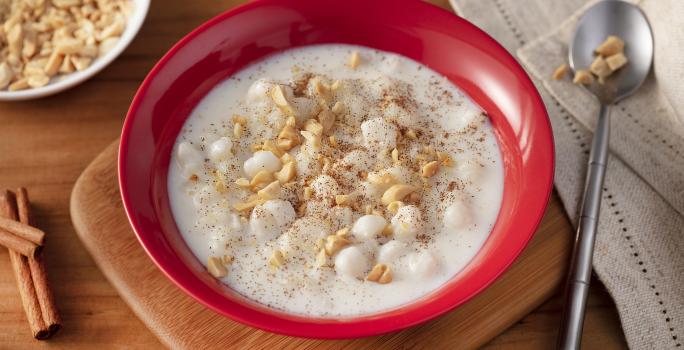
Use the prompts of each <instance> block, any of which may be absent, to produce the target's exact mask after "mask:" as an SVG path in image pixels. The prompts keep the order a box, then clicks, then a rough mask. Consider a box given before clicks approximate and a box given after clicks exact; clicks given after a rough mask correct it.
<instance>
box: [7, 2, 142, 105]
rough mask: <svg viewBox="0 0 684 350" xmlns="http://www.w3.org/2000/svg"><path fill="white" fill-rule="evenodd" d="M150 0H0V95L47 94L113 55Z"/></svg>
mask: <svg viewBox="0 0 684 350" xmlns="http://www.w3.org/2000/svg"><path fill="white" fill-rule="evenodd" d="M149 5H150V1H149V0H34V1H20V0H0V101H18V100H28V99H34V98H39V97H45V96H49V95H52V94H55V93H58V92H61V91H64V90H66V89H69V88H71V87H73V86H76V85H77V84H80V83H82V82H84V81H86V80H87V79H89V78H90V77H92V76H93V75H95V74H97V73H98V72H100V71H101V70H102V69H103V68H104V67H106V66H107V65H108V64H110V63H111V62H112V61H114V59H116V58H117V57H118V56H119V55H120V54H121V53H122V52H123V50H125V49H126V47H127V46H128V45H129V44H130V43H131V41H132V40H133V38H134V37H135V35H136V34H137V33H138V31H139V30H140V27H141V26H142V24H143V21H144V20H145V16H146V15H147V11H148V9H149Z"/></svg>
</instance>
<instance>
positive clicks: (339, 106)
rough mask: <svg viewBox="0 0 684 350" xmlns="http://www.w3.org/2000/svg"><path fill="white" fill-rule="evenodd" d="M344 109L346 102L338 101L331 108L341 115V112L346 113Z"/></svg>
mask: <svg viewBox="0 0 684 350" xmlns="http://www.w3.org/2000/svg"><path fill="white" fill-rule="evenodd" d="M344 109H345V108H344V103H342V102H340V101H337V102H335V105H333V107H332V108H331V109H330V110H331V111H332V112H333V113H335V114H337V115H340V114H342V113H344Z"/></svg>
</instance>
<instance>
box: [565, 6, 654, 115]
mask: <svg viewBox="0 0 684 350" xmlns="http://www.w3.org/2000/svg"><path fill="white" fill-rule="evenodd" d="M652 33H653V32H652V31H651V26H650V25H649V23H648V20H647V19H646V15H645V14H644V13H643V12H642V11H641V9H640V8H639V7H637V6H635V5H633V4H630V3H628V2H625V1H621V0H605V1H601V2H599V3H597V4H596V5H594V6H592V7H591V8H590V9H589V10H587V12H586V13H585V14H584V15H583V16H582V18H580V20H579V22H578V24H577V30H576V31H575V34H574V36H573V38H572V40H571V41H570V50H569V56H570V57H569V61H570V67H572V69H573V70H574V71H577V70H579V69H588V68H589V66H591V62H593V61H594V58H595V57H596V55H595V54H594V50H595V49H596V48H597V47H598V46H599V45H601V43H602V42H603V41H604V40H606V38H607V37H608V36H609V35H615V36H617V37H620V38H621V39H622V40H624V42H625V56H627V58H628V59H629V62H628V63H627V65H625V66H624V67H622V68H621V69H620V70H618V71H617V72H616V73H615V74H613V75H611V76H609V77H608V78H607V79H606V82H605V84H603V85H601V84H597V83H595V84H592V85H591V86H590V87H588V88H589V90H590V91H592V92H593V93H594V94H595V95H597V97H599V99H600V100H601V102H602V103H604V104H611V103H614V102H617V101H619V100H621V99H623V98H625V97H627V96H629V95H630V94H632V93H633V92H634V91H636V89H638V88H639V86H641V84H642V83H643V82H644V80H646V77H647V76H648V72H649V71H650V70H651V62H652V61H653V51H654V46H653V34H652Z"/></svg>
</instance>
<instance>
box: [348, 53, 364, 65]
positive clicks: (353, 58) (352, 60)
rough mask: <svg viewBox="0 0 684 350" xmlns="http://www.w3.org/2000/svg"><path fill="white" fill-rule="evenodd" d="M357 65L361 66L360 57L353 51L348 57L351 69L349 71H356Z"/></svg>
mask: <svg viewBox="0 0 684 350" xmlns="http://www.w3.org/2000/svg"><path fill="white" fill-rule="evenodd" d="M359 64H361V55H359V53H358V52H357V51H354V52H352V54H351V55H350V56H349V67H351V69H356V67H358V66H359Z"/></svg>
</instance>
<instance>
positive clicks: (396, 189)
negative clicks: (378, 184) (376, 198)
mask: <svg viewBox="0 0 684 350" xmlns="http://www.w3.org/2000/svg"><path fill="white" fill-rule="evenodd" d="M415 190H416V188H415V187H413V186H411V185H404V184H398V185H392V187H390V188H388V189H387V190H386V191H385V193H383V194H382V198H381V199H380V202H381V203H382V204H383V205H389V204H390V203H392V202H395V201H401V200H402V199H404V197H406V196H408V195H409V194H411V193H412V192H414V191H415Z"/></svg>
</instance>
